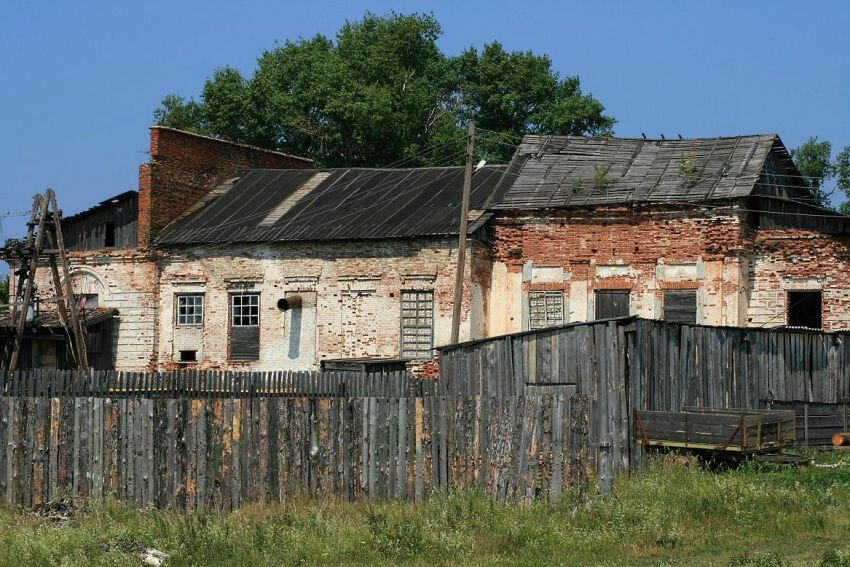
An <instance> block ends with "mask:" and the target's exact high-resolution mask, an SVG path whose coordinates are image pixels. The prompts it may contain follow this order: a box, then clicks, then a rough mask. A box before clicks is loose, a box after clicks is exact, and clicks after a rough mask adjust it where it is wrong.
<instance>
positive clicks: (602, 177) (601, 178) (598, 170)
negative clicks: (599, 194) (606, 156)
mask: <svg viewBox="0 0 850 567" xmlns="http://www.w3.org/2000/svg"><path fill="white" fill-rule="evenodd" d="M593 184H594V185H596V188H597V189H607V188H608V187H610V186H611V181H609V180H608V168H607V167H605V166H604V165H600V164H596V165H595V166H594V171H593Z"/></svg>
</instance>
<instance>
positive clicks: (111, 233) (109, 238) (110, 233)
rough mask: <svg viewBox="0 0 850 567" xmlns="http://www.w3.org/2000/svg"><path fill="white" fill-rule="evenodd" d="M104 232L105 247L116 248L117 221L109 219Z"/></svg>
mask: <svg viewBox="0 0 850 567" xmlns="http://www.w3.org/2000/svg"><path fill="white" fill-rule="evenodd" d="M103 233H104V234H103V246H104V248H115V223H114V222H112V221H108V222H107V223H106V227H104V231H103Z"/></svg>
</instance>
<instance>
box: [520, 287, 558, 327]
mask: <svg viewBox="0 0 850 567" xmlns="http://www.w3.org/2000/svg"><path fill="white" fill-rule="evenodd" d="M563 322H564V292H563V291H562V290H550V291H530V292H528V328H529V329H532V330H534V329H545V328H546V327H553V326H555V325H561V324H563Z"/></svg>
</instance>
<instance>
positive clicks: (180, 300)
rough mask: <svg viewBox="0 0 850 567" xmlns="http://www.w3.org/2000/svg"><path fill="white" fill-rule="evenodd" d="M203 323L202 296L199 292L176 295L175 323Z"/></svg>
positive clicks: (181, 324)
mask: <svg viewBox="0 0 850 567" xmlns="http://www.w3.org/2000/svg"><path fill="white" fill-rule="evenodd" d="M203 324H204V296H203V295H201V294H193V295H178V296H177V325H179V326H184V325H193V326H197V325H203Z"/></svg>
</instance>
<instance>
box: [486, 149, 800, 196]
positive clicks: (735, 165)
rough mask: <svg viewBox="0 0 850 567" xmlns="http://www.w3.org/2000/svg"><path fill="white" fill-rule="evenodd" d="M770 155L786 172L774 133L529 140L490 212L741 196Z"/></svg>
mask: <svg viewBox="0 0 850 567" xmlns="http://www.w3.org/2000/svg"><path fill="white" fill-rule="evenodd" d="M771 151H774V152H775V153H776V155H778V156H779V157H780V158H781V159H782V160H783V161H784V162H785V163H786V165H787V166H788V167H793V164H792V163H791V160H790V158H789V157H788V152H787V151H786V150H785V147H784V146H783V145H782V142H781V141H780V139H779V136H777V135H776V134H767V135H753V136H734V137H724V138H695V139H673V140H665V139H661V140H657V139H641V138H585V137H579V136H540V135H529V136H525V137H524V138H523V140H522V143H521V144H520V146H519V148H518V150H517V153H516V156H515V158H514V162H513V163H512V164H511V173H509V175H512V176H514V178H515V180H514V182H513V184H512V186H511V188H510V190H508V191H507V194H506V195H505V196H504V198H502V199H501V201H500V202H496V201H494V202H493V204H492V205H491V208H494V209H518V208H519V209H523V208H525V209H532V208H547V207H563V206H573V205H602V204H609V203H625V202H634V201H657V202H676V201H678V202H681V201H705V200H712V199H729V198H736V197H744V196H747V195H750V194H752V193H753V192H754V190H755V188H756V185H757V183H758V181H759V177H760V175H761V173H762V171H763V169H764V163H765V160H766V159H767V156H768V154H769V153H770V152H771ZM794 171H795V172H796V170H794Z"/></svg>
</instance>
